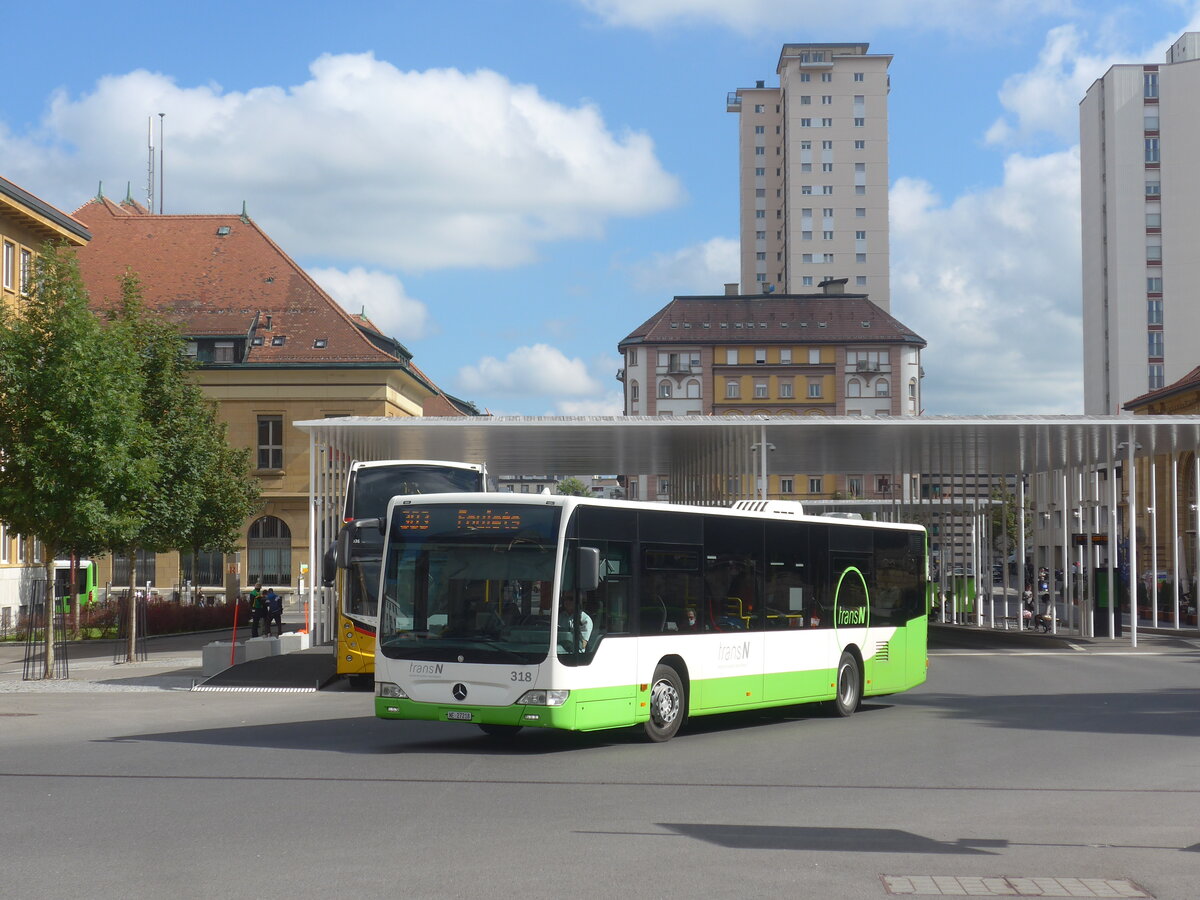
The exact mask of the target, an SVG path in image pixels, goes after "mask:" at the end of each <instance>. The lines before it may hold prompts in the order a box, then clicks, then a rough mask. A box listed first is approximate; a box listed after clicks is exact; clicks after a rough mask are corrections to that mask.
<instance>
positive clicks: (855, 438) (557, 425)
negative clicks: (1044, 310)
mask: <svg viewBox="0 0 1200 900" xmlns="http://www.w3.org/2000/svg"><path fill="white" fill-rule="evenodd" d="M294 424H295V425H296V427H298V428H300V429H302V430H304V431H306V432H308V433H309V435H310V437H311V438H312V440H313V441H314V442H315V443H317V444H318V445H328V446H331V447H336V448H338V449H339V450H341V451H343V452H349V453H353V454H355V455H356V456H357V457H358V458H363V459H368V458H370V459H385V458H419V459H451V460H459V461H462V462H482V463H487V465H488V468H489V470H490V471H492V472H503V473H506V474H507V473H511V474H523V473H545V472H593V473H614V472H616V473H656V472H670V471H672V470H675V469H678V468H679V467H680V466H684V465H689V464H698V463H699V462H700V460H701V458H702V457H703V456H704V455H705V454H706V452H708V451H711V452H713V453H720V452H722V450H721V448H729V447H734V448H746V449H749V447H750V446H751V445H752V444H754V443H758V442H761V441H764V440H765V441H767V442H769V443H771V444H773V445H774V450H773V452H772V453H771V455H770V461H769V462H770V469H771V471H773V472H822V473H831V474H837V473H848V472H868V473H869V472H911V473H922V472H945V471H956V472H973V473H993V474H1001V473H1011V474H1020V473H1026V474H1032V473H1035V472H1048V471H1053V470H1057V469H1065V468H1073V467H1081V466H1089V465H1097V464H1099V465H1103V464H1105V463H1106V462H1107V461H1108V459H1109V454H1110V453H1114V454H1117V455H1119V456H1121V455H1124V452H1125V447H1122V448H1121V449H1120V450H1118V446H1119V445H1128V444H1129V443H1130V442H1132V444H1133V445H1134V447H1135V455H1137V456H1147V455H1162V454H1179V453H1185V452H1191V451H1195V450H1196V449H1197V448H1200V416H1153V417H1151V416H974V417H969V416H962V417H956V416H922V417H919V418H885V417H877V418H863V417H858V416H848V417H832V416H809V417H793V416H775V417H771V416H720V417H714V416H680V417H669V416H658V417H650V416H611V417H610V416H582V417H524V416H498V417H490V418H487V417H470V418H413V419H401V418H387V419H379V418H362V417H359V418H355V417H347V418H340V419H314V420H309V421H303V422H296V423H294ZM751 459H753V457H751ZM757 468H758V467H757V466H755V465H750V466H748V467H747V471H750V472H753V471H755V470H756V469H757ZM731 474H732V473H731Z"/></svg>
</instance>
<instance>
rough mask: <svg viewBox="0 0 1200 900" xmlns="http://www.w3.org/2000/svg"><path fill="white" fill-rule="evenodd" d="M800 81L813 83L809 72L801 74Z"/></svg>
mask: <svg viewBox="0 0 1200 900" xmlns="http://www.w3.org/2000/svg"><path fill="white" fill-rule="evenodd" d="M800 80H801V81H812V75H810V74H809V73H808V72H801V73H800Z"/></svg>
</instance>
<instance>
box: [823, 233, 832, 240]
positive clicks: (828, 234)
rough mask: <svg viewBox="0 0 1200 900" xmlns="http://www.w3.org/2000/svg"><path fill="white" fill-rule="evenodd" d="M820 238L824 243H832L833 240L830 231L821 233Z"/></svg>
mask: <svg viewBox="0 0 1200 900" xmlns="http://www.w3.org/2000/svg"><path fill="white" fill-rule="evenodd" d="M821 238H822V239H823V240H826V241H832V240H833V232H832V231H822V232H821Z"/></svg>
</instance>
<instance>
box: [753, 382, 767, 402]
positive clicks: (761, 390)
mask: <svg viewBox="0 0 1200 900" xmlns="http://www.w3.org/2000/svg"><path fill="white" fill-rule="evenodd" d="M754 399H756V400H766V399H767V383H766V382H765V381H756V382H754Z"/></svg>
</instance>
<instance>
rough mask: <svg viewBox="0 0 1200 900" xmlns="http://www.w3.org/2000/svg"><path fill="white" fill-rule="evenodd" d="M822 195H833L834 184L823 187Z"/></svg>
mask: <svg viewBox="0 0 1200 900" xmlns="http://www.w3.org/2000/svg"><path fill="white" fill-rule="evenodd" d="M821 193H822V194H826V195H828V194H832V193H833V185H832V184H823V185H821Z"/></svg>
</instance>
